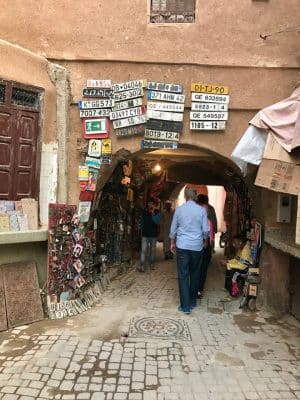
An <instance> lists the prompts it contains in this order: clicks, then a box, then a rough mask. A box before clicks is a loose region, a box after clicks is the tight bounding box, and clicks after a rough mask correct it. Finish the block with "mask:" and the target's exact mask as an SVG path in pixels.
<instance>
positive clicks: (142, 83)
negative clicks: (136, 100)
mask: <svg viewBox="0 0 300 400" xmlns="http://www.w3.org/2000/svg"><path fill="white" fill-rule="evenodd" d="M146 84H147V82H146V80H145V79H139V80H136V81H129V82H122V83H115V84H114V85H112V87H111V88H112V90H113V91H114V93H118V92H124V91H125V90H130V89H137V88H142V87H146Z"/></svg>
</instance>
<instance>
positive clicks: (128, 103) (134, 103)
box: [111, 97, 143, 111]
mask: <svg viewBox="0 0 300 400" xmlns="http://www.w3.org/2000/svg"><path fill="white" fill-rule="evenodd" d="M142 104H143V99H142V97H137V98H136V99H131V100H125V101H120V102H119V103H116V104H115V105H114V107H113V108H112V110H111V111H121V110H125V109H126V108H130V107H138V106H141V105H142Z"/></svg>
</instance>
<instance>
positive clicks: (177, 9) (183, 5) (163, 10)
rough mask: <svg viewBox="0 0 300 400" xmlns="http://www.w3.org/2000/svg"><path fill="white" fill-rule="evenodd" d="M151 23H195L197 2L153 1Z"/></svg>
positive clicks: (190, 0) (188, 0) (180, 0)
mask: <svg viewBox="0 0 300 400" xmlns="http://www.w3.org/2000/svg"><path fill="white" fill-rule="evenodd" d="M150 7H151V10H150V23H153V24H171V23H176V24H177V23H193V22H195V0H151V3H150Z"/></svg>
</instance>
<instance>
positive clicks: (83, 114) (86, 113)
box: [80, 108, 111, 118]
mask: <svg viewBox="0 0 300 400" xmlns="http://www.w3.org/2000/svg"><path fill="white" fill-rule="evenodd" d="M110 113H111V109H110V108H98V109H88V110H80V118H87V117H109V116H110Z"/></svg>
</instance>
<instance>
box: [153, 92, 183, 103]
mask: <svg viewBox="0 0 300 400" xmlns="http://www.w3.org/2000/svg"><path fill="white" fill-rule="evenodd" d="M148 100H162V101H174V102H175V103H184V101H185V95H184V94H174V93H167V92H153V91H152V90H150V91H149V92H148Z"/></svg>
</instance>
